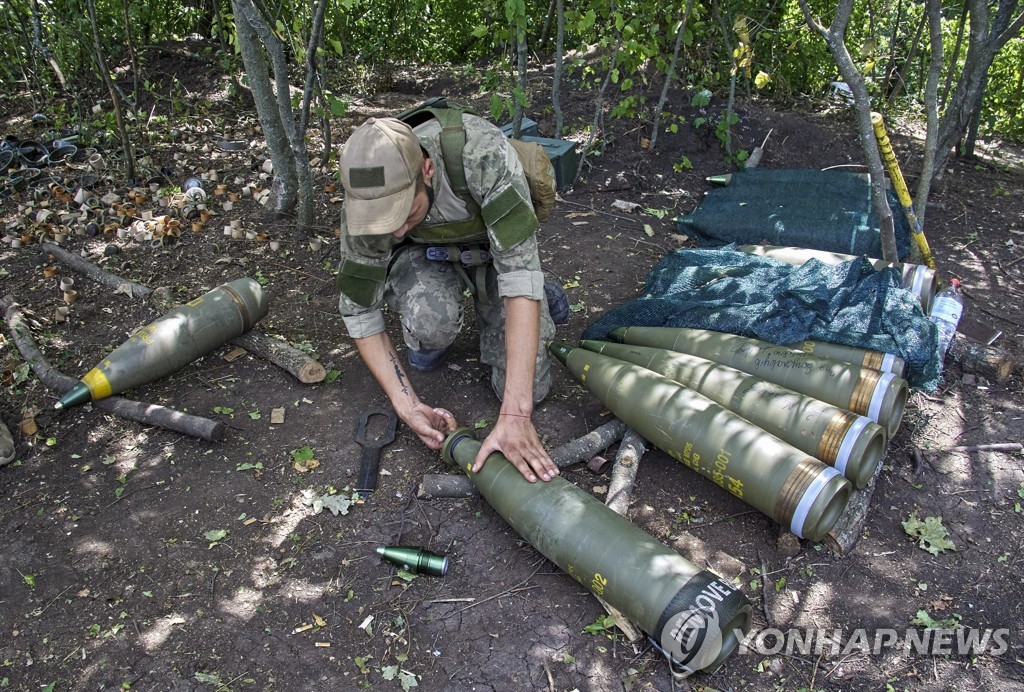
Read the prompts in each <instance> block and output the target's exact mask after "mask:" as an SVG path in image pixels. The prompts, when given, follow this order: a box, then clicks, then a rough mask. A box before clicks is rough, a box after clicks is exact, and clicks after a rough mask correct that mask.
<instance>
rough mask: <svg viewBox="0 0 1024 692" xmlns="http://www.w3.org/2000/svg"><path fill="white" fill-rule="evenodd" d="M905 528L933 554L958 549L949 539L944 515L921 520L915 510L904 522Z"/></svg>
mask: <svg viewBox="0 0 1024 692" xmlns="http://www.w3.org/2000/svg"><path fill="white" fill-rule="evenodd" d="M903 530H904V531H906V533H907V535H908V536H910V537H911V538H917V539H920V540H919V541H918V543H917V545H918V547H920V548H922V549H924V550H927V551H928V552H929V553H931V554H932V555H938V554H939V553H941V552H944V551H946V550H956V546H955V545H954V544H953V542H952V541H951V540H949V537H948V533H947V532H946V527H945V526H943V525H942V517H925V519H924V521H919V520H918V518H917V513H916V512H915V513H914V514H911V515H910V518H908V519H907V520H906V521H905V522H903Z"/></svg>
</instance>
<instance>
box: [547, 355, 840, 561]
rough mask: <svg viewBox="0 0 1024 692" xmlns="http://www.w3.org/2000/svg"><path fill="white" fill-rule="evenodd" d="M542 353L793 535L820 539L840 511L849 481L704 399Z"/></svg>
mask: <svg viewBox="0 0 1024 692" xmlns="http://www.w3.org/2000/svg"><path fill="white" fill-rule="evenodd" d="M549 350H551V351H552V353H554V355H555V356H556V357H557V358H558V359H559V360H560V361H561V362H562V363H564V364H565V365H566V367H567V368H568V369H569V372H570V373H572V374H573V376H574V377H576V379H578V380H580V381H581V382H584V384H585V385H586V387H587V389H589V390H590V392H591V393H592V394H594V395H595V396H596V397H597V398H598V399H600V400H601V403H603V404H604V405H605V406H606V407H608V409H609V410H610V411H611V412H612V413H614V414H615V415H616V416H618V417H619V418H620V419H621V420H622V421H623V422H624V423H626V424H627V425H629V426H631V427H632V428H633V429H634V430H636V431H637V432H638V433H639V434H640V435H642V436H643V437H644V438H646V439H647V440H648V441H650V442H651V444H653V445H655V446H656V447H658V448H659V449H661V450H662V451H664V452H665V453H666V454H668V455H669V456H671V457H672V458H673V459H676V460H677V461H679V462H681V463H682V464H683V465H684V466H686V467H688V468H690V469H691V470H693V471H696V472H697V473H699V474H700V475H702V476H704V477H705V478H707V479H709V480H711V481H712V482H713V483H715V485H717V486H719V487H720V488H722V489H723V490H725V491H727V492H729V493H730V494H732V495H733V496H735V497H737V498H738V499H741V500H743V501H744V502H746V503H747V504H749V505H751V506H752V507H754V508H756V509H759V510H760V511H761V512H763V513H764V514H766V515H768V516H769V517H771V518H773V519H774V520H775V521H777V522H779V523H780V524H782V525H783V526H785V527H786V528H788V529H789V530H790V531H792V532H793V533H795V534H796V535H797V536H800V537H802V538H808V539H810V540H812V541H820V540H821V539H822V538H824V536H825V534H826V533H828V531H829V529H831V528H832V526H833V525H834V524H835V522H836V520H837V519H838V518H839V515H840V514H841V513H842V511H843V509H845V507H846V502H847V500H849V497H850V491H851V487H850V482H849V481H847V480H846V479H845V478H843V476H842V474H840V473H839V472H838V471H837V470H836V469H834V468H831V467H829V466H825V465H824V464H823V463H821V462H820V461H818V460H817V459H815V458H813V457H811V456H809V455H808V454H807V453H806V452H802V451H800V450H799V449H797V448H795V447H793V446H792V445H789V444H787V443H786V442H783V441H782V440H780V439H779V438H778V437H776V436H774V435H772V434H771V433H768V432H766V431H765V430H762V429H761V428H759V427H757V426H756V425H754V424H753V423H751V422H750V421H748V420H746V419H745V418H742V417H741V416H739V415H738V414H736V413H733V412H732V411H730V410H728V409H726V408H725V407H723V406H721V405H719V404H717V403H715V402H714V401H712V400H711V399H709V398H708V397H706V396H703V395H702V394H700V393H698V392H696V391H694V390H692V389H690V388H689V387H685V386H683V385H681V384H679V383H678V382H675V381H673V380H670V379H669V378H667V377H665V376H664V375H661V374H658V373H656V372H653V371H651V370H648V369H646V368H643V367H640V366H639V365H635V364H633V363H628V362H626V361H623V360H618V359H617V358H612V357H610V356H606V355H603V354H600V353H595V352H593V351H589V350H587V349H583V348H573V347H572V346H568V345H565V344H551V345H550V346H549ZM584 373H585V374H586V380H585V381H584V380H583V377H582V375H583V374H584Z"/></svg>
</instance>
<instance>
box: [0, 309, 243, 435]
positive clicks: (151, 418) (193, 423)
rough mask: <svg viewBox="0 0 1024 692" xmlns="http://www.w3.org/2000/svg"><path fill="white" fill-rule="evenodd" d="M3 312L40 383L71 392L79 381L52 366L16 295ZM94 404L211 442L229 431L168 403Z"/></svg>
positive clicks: (124, 401)
mask: <svg viewBox="0 0 1024 692" xmlns="http://www.w3.org/2000/svg"><path fill="white" fill-rule="evenodd" d="M0 313H2V314H3V316H4V319H5V321H6V322H7V326H8V328H9V329H10V331H11V336H12V338H13V340H14V344H15V345H16V346H17V347H18V350H19V351H20V352H21V355H22V357H23V358H24V359H25V361H26V362H27V363H28V364H29V366H30V367H31V368H32V372H34V373H35V375H36V377H37V378H39V381H40V382H42V383H43V384H45V385H46V386H47V387H49V388H50V389H53V390H55V391H56V392H58V393H59V394H64V393H66V392H68V391H69V390H71V389H72V388H73V387H74V386H75V385H77V384H78V382H79V381H78V380H76V379H75V378H73V377H69V376H68V375H65V374H63V373H61V372H60V371H58V370H56V369H55V368H54V367H53V366H52V365H50V363H49V361H48V360H47V359H46V356H44V355H43V353H42V351H40V350H39V347H38V346H37V345H36V343H35V339H34V338H33V337H32V334H31V332H30V330H29V326H28V324H27V319H26V317H25V314H24V311H23V310H22V309H21V307H20V306H19V305H18V304H17V302H16V301H15V300H14V297H13V296H9V295H8V296H5V297H4V298H3V299H0ZM92 405H93V406H95V407H96V408H98V409H100V410H102V411H106V412H107V413H110V414H113V415H115V416H118V417H119V418H125V419H127V420H133V421H135V422H136V423H142V424H144V425H153V426H156V427H160V428H164V429H166V430H172V431H174V432H179V433H182V434H184V435H190V436H192V437H197V438H199V439H202V440H208V441H210V442H220V441H222V440H223V439H224V436H225V434H226V431H227V426H225V425H224V423H221V422H219V421H213V420H210V419H209V418H202V417H200V416H193V415H191V414H188V413H182V412H181V411H175V410H174V409H170V408H167V407H166V406H157V405H154V404H145V403H142V402H140V401H132V400H131V399H124V398H122V397H119V396H111V397H107V398H105V399H100V400H99V401H94V402H92Z"/></svg>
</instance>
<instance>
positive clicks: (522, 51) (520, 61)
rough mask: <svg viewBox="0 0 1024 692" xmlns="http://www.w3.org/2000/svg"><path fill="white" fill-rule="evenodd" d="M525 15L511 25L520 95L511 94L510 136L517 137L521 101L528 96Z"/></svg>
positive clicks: (521, 110)
mask: <svg viewBox="0 0 1024 692" xmlns="http://www.w3.org/2000/svg"><path fill="white" fill-rule="evenodd" d="M525 22H526V17H516V24H515V25H514V26H513V27H512V28H513V31H515V34H516V74H517V76H518V81H519V91H520V94H521V96H513V98H512V102H513V106H512V137H513V138H515V139H519V136H520V135H521V134H522V132H523V103H525V102H526V100H527V99H528V98H529V92H528V91H527V87H528V84H527V81H526V27H525Z"/></svg>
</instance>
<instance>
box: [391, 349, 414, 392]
mask: <svg viewBox="0 0 1024 692" xmlns="http://www.w3.org/2000/svg"><path fill="white" fill-rule="evenodd" d="M388 359H389V360H390V361H391V367H393V368H394V369H395V378H397V379H398V384H399V386H400V387H401V388H402V394H405V395H406V396H409V385H408V384H406V381H405V373H403V372H402V366H401V365H399V363H398V358H396V357H395V354H394V353H389V354H388Z"/></svg>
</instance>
